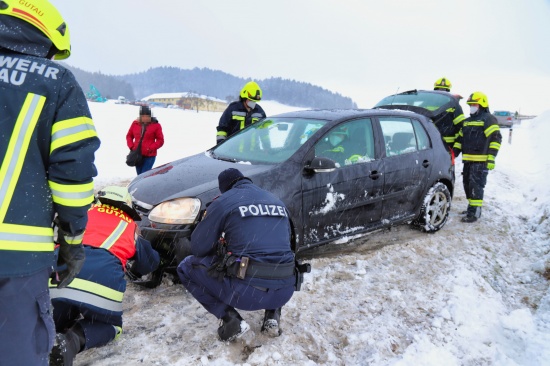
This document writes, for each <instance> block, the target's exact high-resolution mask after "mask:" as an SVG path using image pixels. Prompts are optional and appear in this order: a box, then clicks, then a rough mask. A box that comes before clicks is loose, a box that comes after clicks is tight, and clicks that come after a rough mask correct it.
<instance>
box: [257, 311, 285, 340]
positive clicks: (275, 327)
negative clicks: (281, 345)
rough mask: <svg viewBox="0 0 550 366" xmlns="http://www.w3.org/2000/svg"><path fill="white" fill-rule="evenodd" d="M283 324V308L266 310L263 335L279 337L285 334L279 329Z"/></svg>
mask: <svg viewBox="0 0 550 366" xmlns="http://www.w3.org/2000/svg"><path fill="white" fill-rule="evenodd" d="M280 322H281V308H278V309H275V310H268V309H266V311H265V314H264V322H263V324H262V333H266V334H268V335H270V336H272V337H278V336H280V335H281V333H282V332H283V331H282V330H281V328H280V327H279V324H280Z"/></svg>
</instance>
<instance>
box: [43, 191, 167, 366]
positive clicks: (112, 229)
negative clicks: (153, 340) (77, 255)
mask: <svg viewBox="0 0 550 366" xmlns="http://www.w3.org/2000/svg"><path fill="white" fill-rule="evenodd" d="M136 220H140V216H139V214H138V213H137V212H136V211H135V210H134V209H133V207H132V198H131V196H130V194H129V193H128V190H127V189H126V188H123V187H116V186H109V187H105V188H104V189H102V190H100V191H99V192H98V194H97V200H96V202H95V203H94V204H92V207H91V208H90V209H89V211H88V225H87V227H86V231H85V233H84V238H83V240H82V243H83V245H84V248H85V251H86V262H85V263H84V266H83V267H82V270H81V271H80V273H79V274H78V276H77V277H76V278H75V279H74V281H73V282H71V283H70V284H69V285H68V286H67V287H66V288H63V289H58V288H55V287H52V288H51V289H50V296H51V299H52V304H53V307H54V310H53V317H54V321H55V326H56V331H57V332H58V333H57V337H56V344H55V345H54V348H53V351H52V354H51V356H50V365H72V363H73V360H74V358H75V356H76V354H77V353H79V352H81V351H83V350H85V349H89V348H94V347H100V346H103V345H105V344H107V343H109V342H110V341H112V340H114V339H116V338H118V336H119V335H120V334H121V333H122V299H123V296H124V292H125V290H126V280H125V278H124V273H125V271H126V270H127V266H128V263H130V262H129V260H131V267H130V266H128V267H129V268H131V272H132V273H133V274H134V275H138V274H139V275H145V274H148V273H150V272H152V271H154V270H155V269H156V268H157V267H158V265H159V262H160V258H159V254H158V253H157V251H155V250H154V249H153V248H152V247H151V243H150V242H149V241H148V240H146V239H144V238H143V237H141V236H140V235H139V234H138V227H137V224H136V223H135V221H136ZM52 286H53V285H52Z"/></svg>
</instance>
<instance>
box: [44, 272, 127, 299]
mask: <svg viewBox="0 0 550 366" xmlns="http://www.w3.org/2000/svg"><path fill="white" fill-rule="evenodd" d="M55 286H57V285H52V283H51V280H50V287H55ZM68 287H69V288H73V289H76V290H81V291H86V292H90V293H92V294H96V295H99V296H102V297H104V298H106V299H109V300H113V301H117V302H121V301H122V299H123V297H124V292H120V291H117V290H113V289H112V288H110V287H107V286H103V285H100V284H99V283H95V282H92V281H88V280H83V279H82V278H75V279H74V280H73V281H72V282H71V283H70V284H69V286H68Z"/></svg>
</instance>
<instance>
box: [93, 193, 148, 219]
mask: <svg viewBox="0 0 550 366" xmlns="http://www.w3.org/2000/svg"><path fill="white" fill-rule="evenodd" d="M97 199H98V200H99V202H101V203H103V204H105V205H111V206H114V207H117V208H120V209H121V210H122V211H124V212H126V213H127V214H128V215H130V217H131V218H132V219H133V220H134V221H138V220H141V217H140V216H139V214H138V213H137V211H136V210H135V209H134V207H133V205H132V196H131V195H130V193H129V192H128V189H127V188H125V187H118V186H107V187H105V188H103V189H102V190H100V191H99V192H97Z"/></svg>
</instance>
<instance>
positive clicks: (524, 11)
mask: <svg viewBox="0 0 550 366" xmlns="http://www.w3.org/2000/svg"><path fill="white" fill-rule="evenodd" d="M51 2H52V3H53V4H54V5H56V6H57V7H58V9H59V10H60V11H61V13H62V14H63V16H64V18H65V20H66V21H67V23H68V25H69V29H70V31H71V39H72V55H71V57H70V58H69V59H68V60H67V63H68V64H69V65H71V66H75V67H78V68H81V69H83V70H86V71H101V72H102V73H104V74H110V75H123V74H128V73H136V72H141V71H146V70H147V69H149V68H150V67H157V66H175V67H180V68H184V69H191V68H194V67H199V68H203V67H207V68H210V69H214V70H221V71H224V72H227V73H230V74H233V75H235V76H239V77H244V78H251V79H264V78H269V77H281V78H284V79H293V80H297V81H303V82H308V83H312V84H315V85H318V86H321V87H323V88H326V89H329V90H331V91H335V92H338V93H340V94H342V95H344V96H348V97H350V98H352V99H353V100H354V101H355V102H356V103H357V105H358V106H359V107H362V108H369V107H372V106H373V105H374V104H376V103H377V102H378V101H379V100H380V99H382V98H383V97H384V96H386V95H388V94H393V93H394V92H396V91H405V90H410V89H431V88H432V87H433V83H434V81H435V80H436V79H438V78H440V77H442V76H445V77H447V78H448V79H449V80H451V82H452V84H453V89H452V91H453V92H455V93H458V94H461V95H462V96H463V97H465V98H467V97H468V95H469V94H471V93H472V92H473V91H482V92H484V93H485V94H487V96H488V99H489V104H490V107H491V109H492V110H499V109H500V110H502V109H504V110H512V111H515V110H520V112H522V113H526V114H540V113H541V112H543V111H545V110H548V109H550V98H549V97H548V96H549V94H550V92H549V90H550V46H549V45H550V21H548V19H550V0H524V1H518V0H444V1H442V0H376V1H374V0H334V1H331V0H276V1H243V0H200V1H197V0H192V1H191V0H178V1H175V0H173V1H168V0H155V1H145V0H96V1H94V2H92V3H89V5H86V6H84V4H81V3H80V2H77V1H74V0H51ZM260 86H261V85H260ZM183 91H185V90H182V92H183ZM264 98H265V99H269V95H265V96H264ZM465 106H466V105H465V103H463V108H465ZM465 112H466V111H465ZM268 114H269V111H268ZM466 115H467V112H466Z"/></svg>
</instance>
